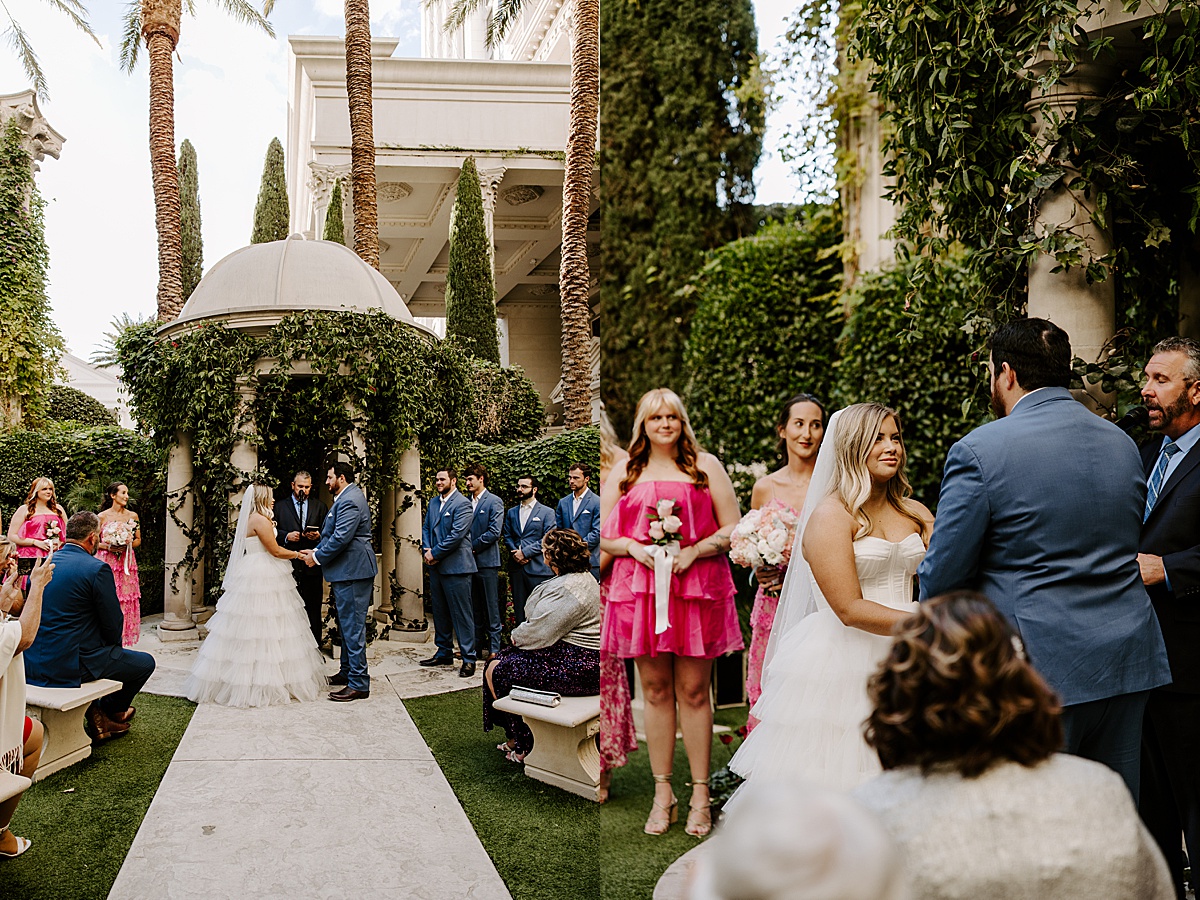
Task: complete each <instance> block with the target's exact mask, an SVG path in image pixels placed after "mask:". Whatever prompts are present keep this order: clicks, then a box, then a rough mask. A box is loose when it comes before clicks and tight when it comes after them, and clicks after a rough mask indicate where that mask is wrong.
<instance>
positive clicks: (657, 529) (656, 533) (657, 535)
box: [650, 522, 665, 541]
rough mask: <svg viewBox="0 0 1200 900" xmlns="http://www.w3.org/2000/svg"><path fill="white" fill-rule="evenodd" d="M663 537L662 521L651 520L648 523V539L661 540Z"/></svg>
mask: <svg viewBox="0 0 1200 900" xmlns="http://www.w3.org/2000/svg"><path fill="white" fill-rule="evenodd" d="M664 537H665V535H664V534H663V523H662V522H651V523H650V540H652V541H661V540H662V539H663V538H664Z"/></svg>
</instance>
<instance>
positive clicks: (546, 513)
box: [504, 501, 554, 578]
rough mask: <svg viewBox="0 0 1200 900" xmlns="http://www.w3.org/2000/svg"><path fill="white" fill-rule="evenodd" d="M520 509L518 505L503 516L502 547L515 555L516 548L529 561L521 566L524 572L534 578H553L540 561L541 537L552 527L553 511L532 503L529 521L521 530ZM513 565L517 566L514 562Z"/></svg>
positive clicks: (551, 573) (542, 561) (544, 564)
mask: <svg viewBox="0 0 1200 900" xmlns="http://www.w3.org/2000/svg"><path fill="white" fill-rule="evenodd" d="M520 513H521V507H520V505H519V504H518V505H517V506H514V507H513V508H512V509H510V510H508V512H506V513H505V514H504V546H506V547H508V552H509V553H515V552H516V551H517V550H518V548H519V549H520V551H521V552H522V553H524V554H525V558H526V559H528V560H529V562H528V563H526V564H525V565H524V566H521V568H523V569H524V570H525V572H526V573H527V574H529V575H532V576H533V577H534V578H539V577H545V578H553V577H554V572H553V571H552V570H551V568H550V567H549V566H548V565H546V561H545V560H543V559H542V536H543V535H544V534H545V533H546V532H547V531H549V530H550V529H551V528H553V527H554V510H552V509H551V508H550V507H548V506H547V505H546V504H544V503H538V502H537V501H534V504H533V510H532V511H531V512H530V513H529V521H528V522H526V523H525V529H524V531H522V530H521V516H520ZM513 565H517V563H516V561H515V560H514V562H513Z"/></svg>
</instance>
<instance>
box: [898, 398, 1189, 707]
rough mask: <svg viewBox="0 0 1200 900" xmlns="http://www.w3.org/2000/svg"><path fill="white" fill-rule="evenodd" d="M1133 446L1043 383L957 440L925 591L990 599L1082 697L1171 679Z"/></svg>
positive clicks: (1065, 696) (925, 570)
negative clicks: (1149, 571)
mask: <svg viewBox="0 0 1200 900" xmlns="http://www.w3.org/2000/svg"><path fill="white" fill-rule="evenodd" d="M1145 497H1146V484H1145V478H1144V476H1143V475H1142V463H1141V459H1140V458H1139V457H1138V451H1137V446H1136V445H1135V444H1134V443H1133V441H1132V440H1131V439H1130V438H1129V437H1128V436H1127V435H1126V434H1124V433H1123V432H1122V431H1121V430H1120V429H1119V428H1117V427H1116V426H1114V425H1113V424H1112V423H1111V422H1108V421H1106V420H1104V419H1101V418H1100V417H1099V416H1096V415H1094V414H1093V413H1091V412H1089V411H1088V410H1087V409H1086V408H1085V407H1084V406H1083V404H1081V403H1078V402H1076V401H1075V399H1074V398H1073V397H1072V396H1071V394H1070V392H1069V391H1067V390H1066V389H1065V388H1046V389H1044V390H1042V391H1038V392H1037V393H1035V394H1031V395H1029V396H1028V397H1026V398H1024V399H1022V400H1021V402H1020V404H1019V405H1018V406H1017V407H1016V408H1015V409H1014V410H1013V412H1012V413H1011V414H1010V415H1008V416H1006V417H1004V418H1002V419H998V420H996V421H995V422H989V423H988V424H986V425H984V426H982V427H980V428H977V429H975V430H974V431H972V432H971V433H970V434H969V435H967V436H966V437H965V438H963V439H962V440H961V441H959V442H958V443H957V444H955V445H954V446H953V447H951V448H950V453H949V454H948V455H947V457H946V471H945V476H944V478H943V481H942V493H941V500H940V502H939V504H938V510H937V523H936V525H935V527H934V531H933V537H932V540H931V541H930V544H929V552H928V553H927V554H926V556H925V560H924V561H923V562H922V563H921V567H920V569H919V570H918V576H919V577H920V580H921V599H922V600H925V599H928V598H930V597H934V596H937V595H938V594H944V593H946V592H947V591H951V590H954V589H956V588H970V589H972V590H977V591H979V592H981V593H983V594H986V595H987V596H988V597H989V598H990V599H991V600H992V602H993V603H995V604H996V606H997V607H998V608H999V609H1000V611H1001V612H1003V613H1004V614H1005V615H1006V616H1008V618H1009V620H1010V621H1011V622H1012V623H1013V624H1014V625H1015V626H1016V628H1017V630H1018V631H1019V632H1020V634H1021V638H1022V640H1023V641H1024V643H1025V646H1026V648H1027V650H1028V652H1029V658H1030V661H1031V662H1032V663H1033V664H1034V666H1035V667H1036V668H1037V669H1038V671H1039V672H1041V674H1042V676H1043V677H1044V678H1045V679H1046V681H1047V682H1048V683H1049V685H1050V686H1051V687H1052V688H1054V689H1055V690H1056V691H1058V693H1059V694H1060V695H1061V697H1062V700H1063V703H1064V704H1066V705H1072V704H1076V703H1085V702H1088V701H1091V700H1100V699H1103V698H1106V697H1115V696H1118V695H1120V694H1127V693H1131V692H1134V691H1143V690H1148V689H1150V688H1154V687H1159V686H1161V685H1164V684H1166V683H1167V682H1169V681H1170V680H1171V674H1170V670H1169V668H1168V667H1167V653H1166V647H1165V646H1164V644H1163V637H1162V632H1161V631H1160V630H1159V627H1158V620H1157V619H1156V618H1155V616H1154V610H1153V609H1152V608H1151V606H1150V598H1149V596H1148V595H1147V594H1146V589H1145V587H1143V586H1142V579H1141V574H1140V571H1139V569H1138V564H1137V552H1138V536H1139V533H1140V532H1141V529H1142V508H1143V506H1144V504H1145Z"/></svg>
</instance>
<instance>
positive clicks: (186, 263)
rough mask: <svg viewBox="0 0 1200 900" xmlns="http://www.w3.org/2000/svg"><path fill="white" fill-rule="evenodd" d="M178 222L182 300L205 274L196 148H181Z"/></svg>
mask: <svg viewBox="0 0 1200 900" xmlns="http://www.w3.org/2000/svg"><path fill="white" fill-rule="evenodd" d="M179 222H180V238H181V244H182V248H183V299H184V300H185V301H186V300H187V298H188V297H190V296H192V291H194V290H195V289H196V285H198V284H199V283H200V278H201V276H202V275H203V274H204V237H203V235H202V234H201V232H200V167H199V163H198V162H197V160H196V148H195V147H193V146H192V142H191V141H189V140H186V139H185V140H184V142H183V143H182V144H181V145H180V147H179Z"/></svg>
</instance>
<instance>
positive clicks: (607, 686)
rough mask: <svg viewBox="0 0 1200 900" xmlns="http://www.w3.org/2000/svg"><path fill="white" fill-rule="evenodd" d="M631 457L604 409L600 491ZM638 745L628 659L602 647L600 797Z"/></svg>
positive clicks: (606, 564)
mask: <svg viewBox="0 0 1200 900" xmlns="http://www.w3.org/2000/svg"><path fill="white" fill-rule="evenodd" d="M627 459H629V454H628V453H626V452H625V451H624V450H622V449H621V448H620V447H619V446H617V436H616V435H615V434H614V433H613V430H612V425H611V424H609V421H608V416H606V415H605V414H604V411H603V410H601V411H600V491H601V493H603V491H604V485H605V484H606V483H607V482H608V476H609V475H610V474H611V473H612V470H613V466H615V465H617V463H620V462H624V461H625V460H627ZM611 568H612V557H611V556H610V555H609V554H607V553H601V554H600V573H601V574H600V604H601V608H603V605H604V602H605V598H606V597H607V595H608V579H609V573H610V572H611ZM637 748H638V741H637V730H636V728H635V727H634V724H633V707H632V705H631V698H630V696H629V679H628V678H627V677H626V674H625V660H623V659H621V658H620V657H617V656H614V655H613V654H611V653H608V652H606V651H604V650H601V651H600V790H599V792H598V797H597V799H598V800H599V801H600V802H601V803H604V802H605V801H607V800H608V792H609V788H610V787H611V786H612V771H613V769H617V768H620V767H621V766H623V765H625V763H626V762H627V761H628V754H630V753H632V752H633V751H634V750H636V749H637Z"/></svg>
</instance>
